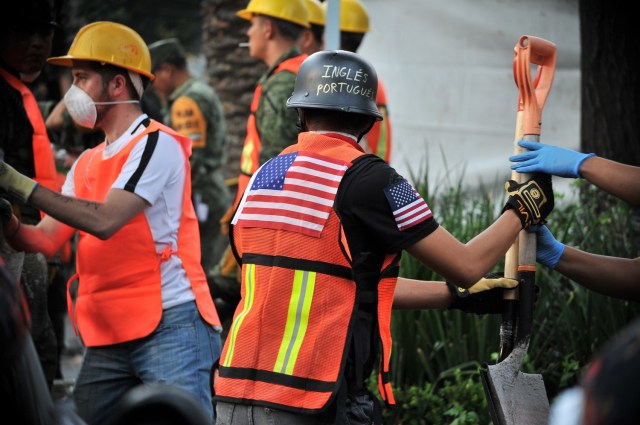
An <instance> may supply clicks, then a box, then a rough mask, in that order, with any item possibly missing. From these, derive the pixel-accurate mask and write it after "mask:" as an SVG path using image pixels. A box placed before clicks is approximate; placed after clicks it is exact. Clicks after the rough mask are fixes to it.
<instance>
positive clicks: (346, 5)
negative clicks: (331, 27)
mask: <svg viewBox="0 0 640 425" xmlns="http://www.w3.org/2000/svg"><path fill="white" fill-rule="evenodd" d="M322 7H323V8H324V10H325V12H326V11H327V2H326V1H325V2H324V3H322ZM340 31H346V32H359V33H365V32H369V14H368V13H367V9H365V7H364V4H362V2H361V1H360V0H340Z"/></svg>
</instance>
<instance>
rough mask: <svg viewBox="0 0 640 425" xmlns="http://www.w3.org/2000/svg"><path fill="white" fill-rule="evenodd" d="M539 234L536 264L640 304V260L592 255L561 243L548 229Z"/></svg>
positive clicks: (611, 295) (603, 291)
mask: <svg viewBox="0 0 640 425" xmlns="http://www.w3.org/2000/svg"><path fill="white" fill-rule="evenodd" d="M529 231H531V232H534V231H535V233H536V241H537V244H536V261H537V262H538V263H540V264H542V265H544V266H547V267H549V268H550V269H555V270H557V271H559V272H560V273H562V274H563V275H565V276H566V277H568V278H569V279H571V280H573V281H575V282H576V283H578V284H579V285H581V286H584V287H585V288H587V289H590V290H592V291H595V292H598V293H600V294H603V295H608V296H610V297H616V298H622V299H625V300H631V301H639V302H640V257H639V258H635V259H629V258H619V257H609V256H606V255H597V254H591V253H588V252H584V251H581V250H579V249H577V248H572V247H570V246H567V245H564V244H562V243H560V242H558V241H557V240H556V239H555V237H554V236H553V234H552V233H551V232H550V231H549V229H547V227H546V226H536V227H531V228H530V229H529Z"/></svg>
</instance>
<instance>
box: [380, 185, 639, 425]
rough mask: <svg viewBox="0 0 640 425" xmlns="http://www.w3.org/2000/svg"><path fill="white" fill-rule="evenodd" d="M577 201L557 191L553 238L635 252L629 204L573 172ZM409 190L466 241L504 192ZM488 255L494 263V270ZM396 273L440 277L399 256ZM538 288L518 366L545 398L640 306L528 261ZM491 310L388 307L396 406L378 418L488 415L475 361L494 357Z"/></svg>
mask: <svg viewBox="0 0 640 425" xmlns="http://www.w3.org/2000/svg"><path fill="white" fill-rule="evenodd" d="M574 184H575V188H576V191H577V193H580V194H581V196H580V199H581V201H579V202H576V203H573V204H568V205H567V204H566V203H564V204H563V203H562V202H561V201H562V199H561V197H560V196H558V200H559V202H557V204H556V209H555V210H554V211H553V213H552V215H551V216H550V217H549V222H548V223H547V226H548V227H549V228H550V230H551V231H552V233H553V234H554V235H555V236H556V238H557V239H558V240H559V241H562V242H564V243H566V244H568V245H571V246H574V247H578V248H580V249H583V250H585V251H588V252H593V253H600V254H606V255H613V256H618V257H626V258H635V257H638V256H639V255H640V254H639V252H638V251H639V246H638V241H639V240H640V220H639V217H638V214H637V211H635V210H633V209H631V208H630V207H628V206H627V205H626V204H624V203H622V202H620V201H618V200H617V199H615V198H613V197H610V196H608V195H606V194H602V193H601V192H599V191H598V190H597V189H596V188H594V187H592V186H590V185H589V184H588V183H587V182H584V181H576V182H575V183H574ZM416 189H417V190H418V191H419V192H420V193H421V194H422V195H423V196H424V197H425V199H426V200H427V202H428V203H429V205H430V206H431V207H432V209H433V211H434V213H435V214H436V218H437V220H438V222H439V223H440V224H441V225H443V226H444V227H445V228H446V229H447V230H448V231H449V232H451V233H452V234H453V235H454V236H456V237H457V238H458V239H459V240H461V241H468V240H470V239H472V238H473V237H474V236H475V235H477V234H478V233H480V232H481V231H482V230H484V229H485V228H486V227H488V226H489V225H490V224H491V223H492V222H493V221H494V220H495V219H496V217H497V216H498V214H500V211H501V208H502V205H503V204H504V200H505V199H504V195H503V194H502V191H500V194H497V193H496V192H492V191H491V190H488V189H484V188H481V189H480V190H474V191H473V192H471V193H465V192H464V190H463V188H462V185H461V184H458V185H455V186H452V187H450V188H445V189H443V190H442V192H434V191H433V190H432V189H431V188H429V185H428V182H427V180H426V179H425V180H424V182H423V183H422V184H417V185H416ZM502 268H503V264H497V265H496V268H495V269H494V271H500V270H502ZM401 275H402V276H405V277H409V278H414V279H424V280H442V279H441V277H440V276H438V275H437V274H435V273H433V272H432V271H431V270H429V269H428V268H427V267H425V266H424V265H422V264H421V263H419V262H418V261H417V260H415V259H413V258H412V257H411V256H409V255H404V256H403V258H402V263H401ZM536 284H537V285H538V286H539V287H540V292H539V295H538V300H537V302H536V306H535V311H534V323H533V331H532V339H531V343H530V345H529V350H528V356H527V361H526V362H525V364H524V365H523V367H522V370H523V371H524V372H528V373H539V374H542V376H543V379H544V382H545V386H546V389H547V395H548V397H549V398H550V400H552V399H553V398H554V397H555V396H556V395H557V394H558V393H559V392H560V391H561V390H562V389H565V388H567V387H569V386H572V385H575V384H576V383H577V382H578V380H579V379H580V376H581V373H582V370H583V368H584V366H585V365H586V364H587V363H588V362H589V360H590V359H591V356H592V355H593V354H594V352H595V351H596V350H597V349H598V347H599V346H601V345H602V344H603V343H604V342H605V341H607V340H608V339H610V338H611V337H612V336H613V335H614V334H615V333H616V332H617V331H618V330H619V329H621V328H622V327H623V326H625V325H626V324H628V323H629V322H631V321H632V320H633V319H634V318H635V317H636V316H638V314H639V313H640V305H639V304H637V303H633V302H627V301H622V300H618V299H614V298H610V297H606V296H603V295H599V294H596V293H594V292H591V291H589V290H586V289H584V288H582V287H581V286H580V285H578V284H577V283H575V282H572V281H570V280H569V279H567V278H565V277H563V276H562V275H561V274H560V273H558V272H555V271H549V270H547V269H546V268H545V267H543V266H538V270H537V273H536ZM500 319H501V318H500V317H499V315H486V316H476V315H472V314H464V313H462V312H459V311H437V310H431V311H396V312H394V314H393V318H392V335H393V338H394V339H393V348H392V356H391V375H392V382H393V384H394V389H395V390H394V394H395V396H396V401H397V403H398V407H397V408H396V409H395V410H394V411H385V418H386V419H387V420H386V421H385V423H386V424H456V425H460V424H490V423H491V420H490V416H489V412H488V408H487V403H486V400H485V396H484V390H483V388H482V385H481V383H480V377H479V374H478V367H479V366H480V365H481V364H482V363H485V362H486V363H489V364H492V363H495V361H496V358H497V354H496V352H497V351H498V349H499V345H500V340H499V327H500Z"/></svg>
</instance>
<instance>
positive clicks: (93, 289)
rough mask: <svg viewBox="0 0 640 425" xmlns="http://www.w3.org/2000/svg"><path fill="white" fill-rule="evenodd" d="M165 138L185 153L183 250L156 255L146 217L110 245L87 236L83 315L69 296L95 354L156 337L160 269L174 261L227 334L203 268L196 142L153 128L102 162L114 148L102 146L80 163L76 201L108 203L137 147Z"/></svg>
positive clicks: (81, 246)
mask: <svg viewBox="0 0 640 425" xmlns="http://www.w3.org/2000/svg"><path fill="white" fill-rule="evenodd" d="M158 131H162V132H165V133H168V134H169V135H171V136H172V137H173V138H174V139H176V140H177V141H178V142H179V143H180V145H181V147H182V149H183V150H184V153H185V169H186V178H185V185H184V187H185V189H184V190H185V193H184V198H183V206H182V211H183V214H182V219H181V221H180V229H179V231H178V247H177V250H174V247H172V246H167V247H165V249H164V250H163V251H162V252H156V247H155V244H154V241H153V236H152V234H151V229H150V228H149V223H148V222H147V219H146V216H145V214H144V211H142V212H140V214H138V215H137V216H135V217H134V218H133V219H132V220H131V221H129V222H128V223H127V224H125V225H124V227H122V228H121V229H120V230H118V231H117V232H116V233H115V234H114V235H113V236H112V237H110V238H109V239H107V240H101V239H99V238H97V237H95V236H93V235H91V234H89V233H86V232H82V231H80V239H79V241H78V251H77V257H76V263H77V270H78V273H77V276H79V278H80V284H79V286H78V296H77V299H76V303H75V314H74V311H73V304H72V303H71V300H70V297H69V295H67V300H68V305H69V317H71V318H72V321H73V323H74V329H75V330H76V333H78V331H79V334H80V335H81V336H82V340H83V342H84V343H85V345H87V346H89V347H93V346H101V345H109V344H117V343H120V342H126V341H131V340H134V339H138V338H142V337H145V336H147V335H149V334H150V333H151V332H153V330H154V329H155V328H156V327H157V326H158V323H160V319H161V318H162V296H161V289H160V280H161V278H160V264H161V263H162V262H163V261H166V260H168V259H169V257H170V256H171V255H178V256H179V257H180V259H181V260H182V264H183V267H184V269H185V271H186V273H187V276H188V278H189V281H190V282H191V289H192V290H193V293H194V295H195V298H196V304H197V305H198V310H199V311H200V314H201V315H202V317H203V318H204V320H205V321H207V322H208V323H210V324H211V325H214V326H220V319H219V318H218V313H217V312H216V308H215V306H214V304H213V300H212V298H211V295H210V292H209V286H208V285H207V280H206V277H205V274H204V271H203V270H202V266H201V265H200V236H199V230H198V220H197V218H196V215H195V211H194V208H193V204H192V202H191V177H190V176H191V170H190V167H189V156H190V155H191V139H189V138H188V137H186V136H182V135H180V134H178V133H176V132H175V131H174V130H172V129H170V128H169V127H166V126H164V125H162V124H160V123H158V122H157V121H153V120H151V123H150V124H149V126H148V127H147V128H146V129H145V130H144V131H143V132H142V133H140V134H139V135H137V136H135V137H134V138H133V139H131V141H130V142H129V143H128V144H127V145H126V146H125V147H124V148H123V149H122V150H120V151H119V152H118V153H117V154H116V155H115V156H113V157H111V158H107V159H103V158H102V151H103V150H104V147H105V145H106V144H105V142H103V143H101V144H100V145H98V146H96V147H95V148H93V149H91V150H90V151H89V152H86V153H85V154H84V155H82V156H80V158H78V161H77V163H76V166H75V170H76V173H75V175H74V184H75V190H76V197H77V198H81V199H87V200H90V201H97V202H103V201H104V199H105V198H106V196H107V193H108V192H109V190H110V189H111V186H112V185H113V182H114V181H115V180H116V178H117V177H118V175H119V174H120V171H121V170H122V167H123V166H124V164H125V162H126V161H127V158H128V157H129V155H130V153H131V150H132V149H133V147H134V146H135V145H136V143H137V142H138V141H139V140H140V139H141V138H142V137H144V136H146V135H149V136H148V137H149V138H152V137H154V136H153V133H154V132H158ZM156 134H157V133H156ZM158 148H159V149H162V147H158ZM73 279H74V278H72V279H71V280H70V281H69V284H70V283H71V281H72V280H73Z"/></svg>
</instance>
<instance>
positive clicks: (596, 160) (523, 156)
mask: <svg viewBox="0 0 640 425" xmlns="http://www.w3.org/2000/svg"><path fill="white" fill-rule="evenodd" d="M518 145H519V146H520V147H523V148H525V149H528V151H527V152H523V153H519V154H517V155H513V156H511V157H510V158H509V160H510V161H512V162H513V164H512V165H511V169H513V170H516V171H518V172H520V173H535V172H541V173H549V174H553V175H556V176H560V177H570V178H579V177H582V178H584V179H586V180H587V181H589V182H590V183H592V184H594V185H596V186H598V187H599V188H600V189H602V190H604V191H606V192H608V193H610V194H612V195H614V196H616V197H618V198H620V199H622V200H623V201H625V202H628V203H629V204H631V205H633V206H640V183H638V182H640V167H634V166H631V165H625V164H622V163H619V162H616V161H611V160H609V159H604V158H600V157H597V156H595V155H594V154H592V153H590V154H585V153H581V152H577V151H573V150H571V149H566V148H563V147H560V146H552V145H545V144H544V143H537V142H529V141H525V140H521V141H519V142H518Z"/></svg>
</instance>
